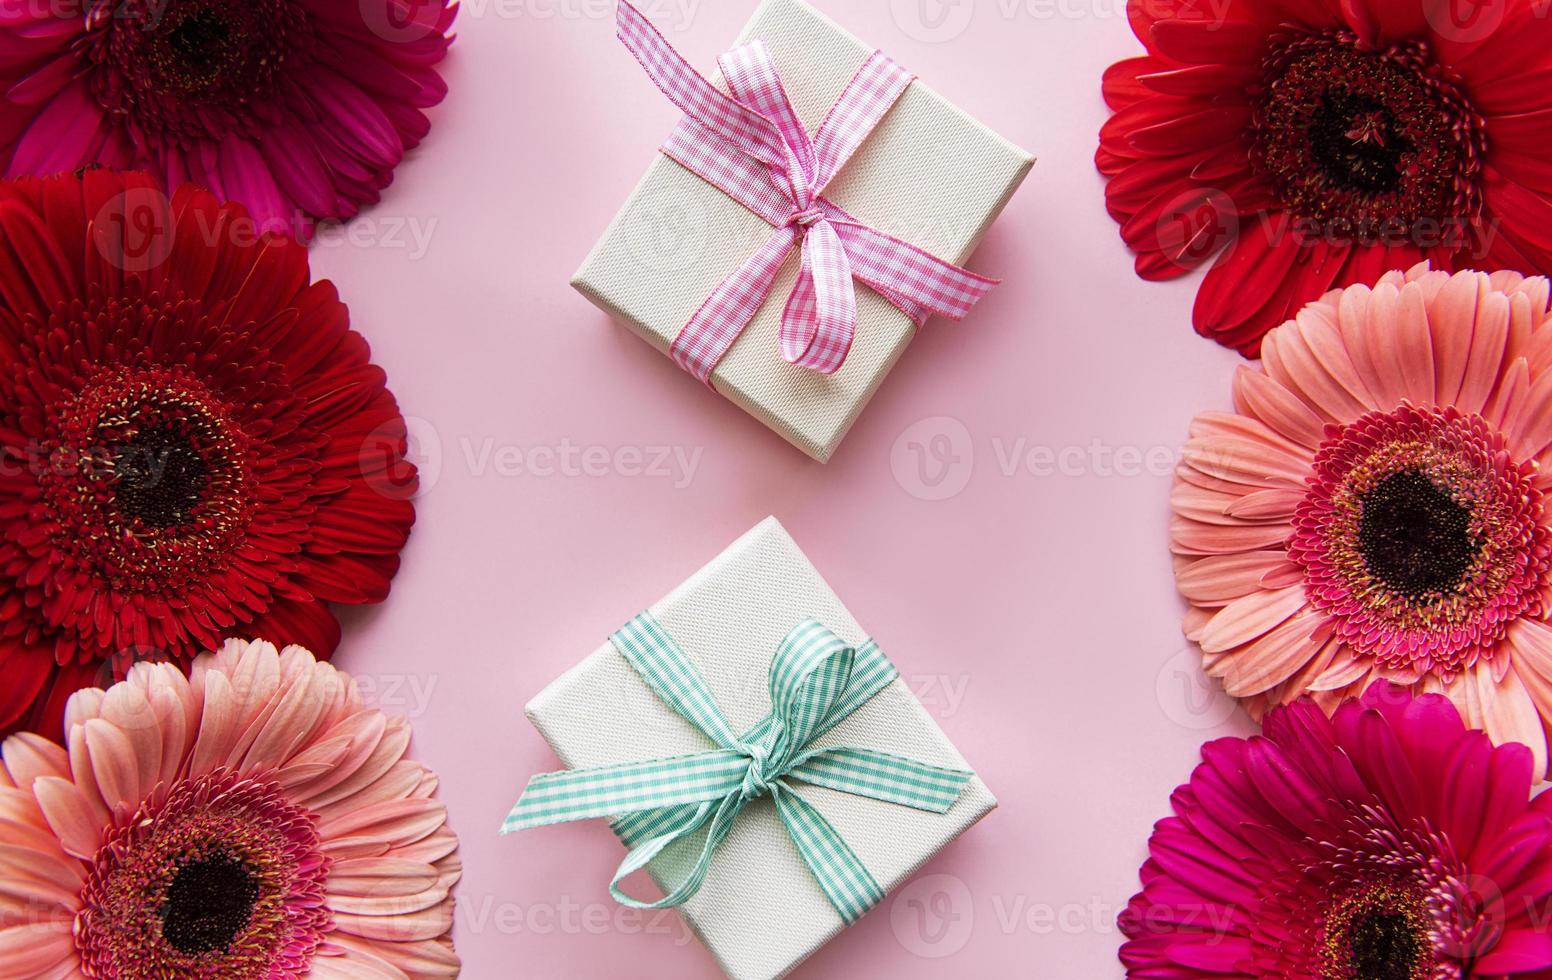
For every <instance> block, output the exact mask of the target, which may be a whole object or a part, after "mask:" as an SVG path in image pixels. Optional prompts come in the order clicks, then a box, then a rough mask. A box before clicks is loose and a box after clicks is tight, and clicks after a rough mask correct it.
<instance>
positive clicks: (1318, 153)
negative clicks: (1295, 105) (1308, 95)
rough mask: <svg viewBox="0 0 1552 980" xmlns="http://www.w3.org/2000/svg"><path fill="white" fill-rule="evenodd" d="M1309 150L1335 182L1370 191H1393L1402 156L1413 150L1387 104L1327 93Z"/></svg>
mask: <svg viewBox="0 0 1552 980" xmlns="http://www.w3.org/2000/svg"><path fill="white" fill-rule="evenodd" d="M1309 138H1310V144H1311V146H1310V148H1311V151H1312V152H1313V154H1314V157H1315V160H1316V162H1317V163H1319V164H1320V167H1321V169H1322V170H1324V171H1325V172H1326V175H1327V176H1329V177H1330V178H1331V180H1332V181H1333V182H1335V183H1337V184H1339V185H1342V186H1345V187H1348V188H1350V189H1352V190H1355V191H1361V192H1364V193H1368V194H1381V193H1387V192H1390V191H1394V190H1395V189H1396V187H1397V186H1398V185H1399V184H1400V183H1401V162H1402V158H1403V157H1404V156H1405V155H1406V154H1407V153H1410V152H1411V151H1412V149H1413V147H1412V143H1411V141H1409V140H1408V139H1407V138H1406V137H1405V136H1404V135H1402V134H1401V133H1400V132H1399V131H1398V129H1397V125H1396V116H1395V113H1393V112H1391V111H1390V110H1389V109H1387V108H1386V107H1385V106H1384V104H1383V103H1381V102H1378V101H1376V100H1375V99H1372V98H1370V97H1368V96H1364V95H1354V94H1352V93H1351V92H1328V93H1326V97H1325V98H1324V99H1322V100H1321V102H1320V107H1319V108H1318V109H1316V110H1315V116H1314V119H1313V120H1312V121H1311V123H1310V134H1309Z"/></svg>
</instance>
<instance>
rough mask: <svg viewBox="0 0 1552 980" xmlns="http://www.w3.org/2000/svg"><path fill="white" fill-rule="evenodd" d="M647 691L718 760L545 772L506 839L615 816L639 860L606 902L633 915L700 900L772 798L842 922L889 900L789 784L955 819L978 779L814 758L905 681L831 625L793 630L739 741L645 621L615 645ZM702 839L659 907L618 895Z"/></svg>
mask: <svg viewBox="0 0 1552 980" xmlns="http://www.w3.org/2000/svg"><path fill="white" fill-rule="evenodd" d="M613 642H614V645H615V647H616V648H617V649H618V650H619V651H620V653H621V655H622V656H624V657H625V659H626V661H627V662H628V663H629V664H630V665H631V667H633V668H634V669H635V670H636V672H637V673H639V674H640V675H641V677H642V679H643V680H644V681H646V683H647V685H648V686H649V687H651V689H652V690H653V692H654V693H656V694H657V695H658V697H660V698H661V699H662V700H663V701H664V702H665V703H666V704H668V705H669V706H670V707H671V708H672V709H673V710H674V711H675V712H677V713H678V714H679V715H680V716H681V717H683V718H684V719H685V720H686V721H688V722H690V723H691V724H692V725H695V726H696V728H698V729H700V730H701V731H702V732H704V733H705V734H706V736H707V737H708V738H709V739H711V740H712V742H714V743H715V744H716V745H718V746H719V748H716V749H713V750H710V751H707V752H698V753H692V754H689V755H680V756H673V757H670V758H665V759H648V760H645V761H642V762H629V763H622V764H619V765H614V766H602V767H597V768H592V769H574V770H569V771H564V772H555V773H545V774H542V775H538V776H535V777H534V778H533V779H532V780H530V781H529V784H528V787H527V789H525V790H524V791H523V795H522V798H521V799H519V800H518V801H517V805H516V806H515V807H513V809H512V813H511V814H510V815H509V816H508V817H507V819H506V822H505V824H504V825H503V826H502V832H503V833H510V832H512V831H516V830H525V829H528V828H531V827H541V826H546V825H549V824H555V823H562V822H566V821H571V820H585V819H590V818H594V817H605V816H611V817H617V819H616V821H615V823H614V830H615V833H616V834H618V835H619V837H620V839H621V840H622V841H623V842H624V843H625V844H626V846H627V847H629V848H630V852H629V853H628V854H626V856H625V859H624V860H623V861H621V862H620V867H619V869H618V871H617V872H616V873H615V876H614V880H613V881H612V882H611V883H610V886H609V890H610V893H611V894H612V895H613V896H614V897H615V899H616V900H617V901H619V902H621V903H622V904H625V905H628V906H631V907H633V908H642V909H660V908H673V907H675V906H678V905H682V904H684V902H686V901H688V900H689V899H690V897H691V896H693V895H694V894H695V893H696V892H697V891H699V890H700V887H701V885H702V883H703V882H704V881H705V879H706V875H707V874H708V873H709V871H710V868H711V862H712V858H713V856H714V855H715V854H716V851H717V849H718V848H719V847H720V846H721V844H722V842H723V841H724V840H725V839H726V837H727V835H728V833H729V832H730V831H731V830H732V827H733V824H734V823H735V822H736V821H737V819H738V815H739V814H740V813H741V812H742V811H743V808H744V807H745V806H746V805H748V804H749V803H750V802H751V801H753V800H756V799H758V798H760V797H762V796H770V797H771V798H772V800H773V801H774V802H775V806H776V812H777V814H778V816H779V817H780V818H781V821H782V824H783V825H784V826H785V827H786V829H787V832H788V835H789V836H790V837H791V838H792V842H793V844H794V845H795V846H796V847H797V849H798V853H799V854H801V855H802V857H803V860H804V863H806V864H807V865H808V867H809V869H810V870H811V871H812V872H813V874H814V877H815V878H816V879H817V880H818V881H819V885H820V887H821V888H822V889H823V890H824V893H825V895H826V896H827V897H828V898H829V900H830V902H831V904H832V905H834V906H835V909H836V911H837V912H838V913H839V914H840V915H841V917H842V918H843V919H844V920H845V921H846V922H847V923H850V922H853V921H855V919H856V918H857V917H858V916H860V915H862V913H864V912H866V911H867V910H868V909H869V908H871V907H872V906H873V905H874V904H876V903H877V902H878V901H879V899H881V898H882V897H883V890H882V889H881V888H880V887H879V885H878V882H877V881H875V880H874V878H873V876H872V875H871V874H870V873H869V872H868V870H867V868H866V867H865V866H863V864H862V862H861V861H860V860H858V858H857V856H856V855H855V854H854V853H853V852H852V850H851V848H850V847H849V846H848V845H847V844H846V842H845V841H844V840H843V839H842V838H841V836H840V835H839V834H838V833H836V831H835V828H833V827H832V826H831V825H830V823H829V822H828V821H827V820H825V818H824V816H823V815H822V814H820V813H819V811H818V810H816V809H814V807H813V806H812V805H811V804H809V803H808V802H807V801H806V800H804V799H803V798H802V797H801V796H799V795H798V794H797V792H796V791H795V790H794V789H793V788H792V786H791V785H790V784H789V782H788V781H789V780H795V781H800V782H806V783H811V784H813V785H815V786H823V787H825V788H827V789H832V790H836V791H838V792H842V793H850V794H852V795H856V796H864V797H867V798H869V799H873V800H878V801H881V802H885V803H891V804H896V805H900V806H907V807H912V808H914V809H918V810H925V811H928V812H931V813H946V812H947V811H948V809H949V808H950V807H952V806H953V805H954V803H955V801H957V800H958V799H959V796H960V794H961V793H962V792H963V790H964V788H965V786H966V785H967V784H968V783H969V781H970V779H971V778H972V774H971V773H970V772H968V771H966V770H963V769H954V768H949V767H945V766H938V765H933V764H931V763H927V762H922V761H919V760H916V759H910V758H907V757H905V756H900V755H894V754H892V753H888V752H882V751H878V750H876V749H870V748H859V747H848V746H830V747H822V746H816V745H813V744H812V743H813V742H814V740H815V739H817V738H819V737H820V736H822V735H824V734H825V733H826V732H828V731H829V730H830V729H832V728H834V727H835V726H836V725H837V724H839V723H840V722H841V721H842V720H844V719H845V718H847V717H848V716H850V715H851V714H852V712H854V711H856V710H857V709H858V708H860V707H862V705H864V704H866V703H867V702H868V701H869V700H871V699H872V698H873V697H874V696H875V695H877V694H878V693H879V692H881V691H883V690H884V688H886V687H888V686H889V685H890V684H891V683H892V682H893V681H894V679H895V678H896V677H897V676H899V675H898V673H897V672H896V670H895V668H894V665H893V664H891V663H890V662H889V658H888V657H886V656H884V653H883V651H882V650H880V649H879V648H878V645H877V644H875V643H873V642H872V641H871V640H870V641H868V642H866V643H864V644H862V645H861V646H859V647H852V646H850V645H848V644H847V643H846V642H845V641H843V640H841V638H840V637H838V636H836V635H835V634H834V633H833V632H831V631H830V630H829V629H827V628H826V627H825V626H824V625H823V624H821V623H819V622H817V621H814V620H807V621H805V622H803V623H800V624H798V625H797V626H796V627H795V628H793V630H792V631H791V632H789V633H788V634H787V636H786V637H785V638H784V639H783V640H782V641H781V643H780V644H779V645H778V646H777V648H776V652H775V654H774V655H773V656H772V658H771V666H770V677H769V687H770V697H771V711H770V713H769V714H768V715H766V716H765V717H764V718H762V719H761V720H760V721H759V723H757V724H756V725H754V727H752V728H750V729H749V731H747V732H745V733H743V734H742V735H741V736H734V735H733V734H732V731H731V729H730V728H729V727H728V722H727V719H726V717H725V716H724V715H723V713H722V710H721V709H720V708H719V707H717V705H716V702H715V701H714V700H713V699H712V696H711V693H710V690H709V689H708V688H707V686H706V683H705V679H704V678H703V677H702V676H701V674H700V672H699V671H698V670H697V669H696V667H695V665H694V664H693V663H692V662H691V661H690V659H689V657H688V655H686V654H685V652H684V651H683V650H682V649H681V648H680V647H679V645H678V644H677V643H675V642H674V640H673V638H672V637H671V636H669V635H668V633H667V632H666V631H665V630H664V629H663V628H662V626H661V625H660V624H659V623H658V622H657V620H656V619H654V618H653V617H652V615H651V614H650V613H643V614H641V615H640V616H638V617H636V619H634V620H632V621H631V622H630V623H628V624H627V625H626V626H625V627H624V628H622V629H621V630H620V631H619V632H617V633H615V635H614V637H613ZM697 835H703V839H702V840H701V841H700V851H699V855H698V857H697V858H696V860H695V863H694V864H693V865H692V866H691V868H690V870H689V871H688V872H687V873H686V874H685V876H684V878H683V879H682V880H680V881H679V882H678V883H676V884H674V885H673V886H672V887H669V888H666V889H665V890H666V892H667V893H666V894H665V895H664V896H663V897H662V898H661V899H658V900H656V901H652V902H646V901H642V900H640V899H636V898H633V897H631V896H630V895H628V894H626V893H625V891H624V890H623V888H622V887H621V882H622V881H624V879H625V878H627V877H629V876H630V875H632V874H634V873H635V872H637V871H639V870H641V869H642V868H644V867H646V866H647V865H648V864H650V863H651V862H652V860H653V859H654V858H655V857H657V855H659V854H660V853H662V851H663V850H664V849H665V848H667V847H668V846H670V845H672V844H674V843H676V842H678V841H683V840H687V839H690V838H694V837H696V836H697Z"/></svg>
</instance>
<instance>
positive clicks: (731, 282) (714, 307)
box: [668, 228, 797, 384]
mask: <svg viewBox="0 0 1552 980" xmlns="http://www.w3.org/2000/svg"><path fill="white" fill-rule="evenodd" d="M796 237H797V232H796V231H795V230H793V229H791V228H778V229H776V234H774V235H772V236H771V237H770V238H769V239H768V240H767V241H766V243H765V244H764V245H762V246H761V247H760V250H759V251H757V252H755V254H754V255H752V256H751V257H750V258H749V260H748V261H747V262H745V263H744V264H743V265H742V266H740V267H739V268H738V269H737V270H735V271H734V272H733V274H732V275H730V276H728V277H727V278H726V279H724V280H722V282H721V284H720V285H718V286H717V288H716V289H715V290H714V291H713V292H712V294H711V295H710V296H708V297H707V298H706V302H704V303H702V304H701V308H700V309H698V310H696V311H695V315H694V316H693V317H691V318H690V322H689V323H686V324H685V325H684V329H683V330H681V331H679V335H678V336H677V337H675V338H674V342H673V345H672V346H671V347H669V350H668V353H669V356H670V357H672V358H673V359H674V363H676V364H678V365H679V366H680V367H682V368H684V369H685V370H686V371H688V372H690V373H691V374H693V375H695V376H696V377H697V378H699V379H700V380H701V381H703V382H705V383H706V384H710V383H711V373H712V371H714V370H716V367H717V363H718V362H719V361H721V360H722V358H723V356H724V355H725V354H727V352H728V350H730V349H731V348H732V346H733V342H734V341H735V340H737V339H738V335H739V334H741V333H743V332H744V328H745V327H747V326H748V325H749V321H750V320H752V319H754V315H755V314H756V313H758V312H759V310H760V307H761V306H762V305H764V303H765V298H766V297H767V296H769V295H770V292H771V289H772V287H773V286H774V284H775V282H776V273H777V272H779V271H780V270H781V264H782V262H784V261H786V258H787V253H788V252H790V251H792V243H793V241H794V240H795V239H796Z"/></svg>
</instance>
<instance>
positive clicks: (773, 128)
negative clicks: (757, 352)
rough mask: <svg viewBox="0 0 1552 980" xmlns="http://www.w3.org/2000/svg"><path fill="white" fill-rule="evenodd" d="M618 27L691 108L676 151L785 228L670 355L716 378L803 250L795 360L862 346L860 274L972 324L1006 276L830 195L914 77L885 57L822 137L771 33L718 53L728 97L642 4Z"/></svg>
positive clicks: (917, 313) (789, 324)
mask: <svg viewBox="0 0 1552 980" xmlns="http://www.w3.org/2000/svg"><path fill="white" fill-rule="evenodd" d="M618 28H619V30H618V33H619V37H620V40H621V41H622V42H623V43H624V44H625V46H626V47H627V48H628V49H630V51H631V53H632V54H634V55H635V56H636V59H637V60H638V61H640V62H641V64H642V66H643V67H644V68H645V69H646V71H647V75H648V76H649V77H650V78H651V79H652V81H653V82H654V83H655V84H656V85H657V86H658V88H659V89H661V90H662V91H663V93H664V94H665V95H666V96H668V98H669V99H670V100H671V101H672V102H673V103H674V104H675V105H677V106H678V107H679V108H680V109H682V110H683V111H684V113H685V118H684V119H683V120H681V121H680V124H679V125H678V126H676V127H675V129H674V132H673V134H672V135H671V136H670V137H669V139H668V141H667V142H666V143H665V144H664V145H663V152H664V153H665V154H667V155H668V156H669V157H671V158H672V159H674V160H675V161H677V162H678V163H679V164H680V165H681V166H684V167H685V168H687V169H689V170H690V171H692V172H694V173H695V174H696V175H698V176H699V177H701V179H703V180H705V181H706V182H707V183H709V184H711V185H713V186H714V187H717V188H718V189H719V190H721V191H723V192H724V193H725V194H727V195H728V196H729V197H731V198H732V199H733V200H735V201H737V202H738V203H740V204H742V205H743V206H744V207H747V208H748V209H749V210H751V211H753V212H754V213H755V214H757V215H759V216H760V217H761V218H763V219H765V220H766V221H767V222H769V223H770V224H771V225H772V226H773V227H775V228H776V233H775V234H774V235H773V236H772V237H771V238H770V239H769V240H767V242H766V243H765V245H764V246H763V247H762V248H761V249H760V250H759V252H757V253H756V254H755V255H754V256H753V257H752V258H750V259H749V260H748V261H747V262H745V263H744V264H743V265H742V266H740V267H739V268H738V269H737V270H735V271H734V272H733V273H732V274H730V275H729V276H728V277H727V278H726V279H725V280H723V282H722V284H721V285H719V286H718V287H717V289H716V290H715V291H714V292H713V293H712V295H711V296H710V297H708V299H707V301H706V302H705V303H703V304H702V305H701V307H700V309H699V310H697V311H696V313H695V315H694V316H692V317H691V318H690V320H689V322H688V323H686V324H685V325H684V327H683V329H681V330H680V331H679V334H678V336H677V337H675V339H674V342H673V344H672V345H671V347H670V351H669V353H670V354H671V356H672V357H673V358H674V360H675V362H676V363H678V364H679V365H680V366H681V367H683V368H684V369H685V370H687V371H689V372H690V373H691V374H694V375H695V376H696V377H697V378H699V379H701V380H702V381H704V382H706V383H708V384H709V383H710V381H711V375H712V372H713V371H714V370H716V366H717V364H718V362H719V361H721V359H722V357H723V356H724V355H725V354H726V353H727V352H728V350H729V349H731V348H732V346H733V343H734V342H735V341H736V340H737V339H738V337H739V335H740V334H741V333H742V332H743V330H744V328H745V327H747V326H748V324H749V321H750V320H752V319H753V318H754V316H755V314H756V313H757V312H759V309H760V307H761V306H763V305H764V304H765V301H766V298H767V297H768V296H769V295H770V293H771V291H772V290H773V289H774V288H775V281H776V273H777V271H778V270H779V269H780V268H781V265H782V262H783V261H784V260H785V258H786V256H787V254H788V253H789V252H790V251H791V249H792V248H793V246H794V245H796V246H798V247H799V248H800V249H801V250H802V265H801V268H800V271H799V274H798V281H797V284H796V285H795V286H794V287H793V290H792V295H791V296H790V297H789V298H788V300H787V304H786V307H785V308H784V310H783V312H782V326H781V352H782V356H783V357H784V358H785V359H786V360H788V361H789V362H791V363H793V364H797V365H799V366H802V367H806V368H810V369H812V370H815V371H819V372H821V373H824V374H831V373H834V372H835V371H837V370H839V369H840V368H841V366H842V365H843V364H844V363H845V361H846V356H847V354H848V353H849V352H850V350H851V346H852V339H853V336H854V335H855V333H856V328H857V296H856V287H855V285H854V280H855V281H860V282H862V283H864V284H865V285H867V286H868V287H870V288H872V289H873V290H874V291H876V292H877V293H878V294H879V295H880V296H883V297H884V299H886V300H887V301H889V302H890V303H891V304H893V305H894V306H895V307H897V308H898V309H900V310H901V311H902V312H903V313H905V314H906V316H908V317H910V318H911V320H912V322H914V323H915V324H916V325H917V326H921V325H922V324H923V323H925V322H926V320H927V318H928V317H929V316H932V315H933V314H940V315H944V316H948V317H951V318H953V319H956V320H958V319H963V318H964V316H965V315H966V314H967V313H968V312H969V311H970V308H971V307H972V306H974V305H975V303H976V302H977V301H978V300H979V299H980V298H981V297H982V296H984V295H985V294H986V293H987V292H989V291H990V290H991V288H992V287H993V286H995V285H996V282H997V281H996V280H994V279H987V278H986V277H984V276H978V275H976V274H974V273H972V272H969V271H967V270H965V269H961V268H959V267H958V266H956V265H954V264H953V263H950V262H946V261H944V260H943V259H940V258H938V257H937V256H935V255H932V254H931V253H929V252H927V251H925V250H924V249H920V248H917V247H916V246H914V245H910V244H908V243H906V242H902V241H900V240H899V239H896V238H893V237H891V236H889V235H886V234H884V233H883V232H879V231H877V230H875V229H872V228H869V227H867V226H866V225H863V224H861V223H859V222H857V221H856V220H855V219H853V218H851V216H850V215H847V214H846V213H845V212H844V211H842V210H841V209H840V208H839V207H837V206H836V205H835V204H834V203H832V202H831V201H829V200H828V199H826V198H824V197H823V196H821V195H822V192H823V191H824V189H825V188H826V187H827V186H828V185H829V183H830V181H831V180H832V179H833V178H834V177H835V175H836V174H838V173H840V171H841V169H842V168H843V167H844V166H845V165H846V162H847V161H848V160H850V159H851V157H852V155H853V154H854V153H855V152H856V151H857V149H858V148H859V147H861V146H862V144H863V142H864V141H866V140H867V138H868V136H869V135H870V134H871V133H872V132H873V131H874V129H876V128H877V127H878V125H879V124H880V123H881V122H882V121H883V119H884V117H885V116H887V115H888V114H889V111H890V110H891V109H892V108H893V107H894V105H895V103H896V102H897V101H898V100H899V99H900V97H901V96H902V95H903V94H904V93H905V90H906V89H907V88H908V87H909V86H910V84H911V82H912V80H913V79H914V76H913V75H912V74H911V73H910V72H908V71H906V70H905V69H904V68H902V67H900V65H898V64H896V63H895V62H894V60H892V59H891V58H889V57H888V56H887V55H885V54H884V53H883V52H878V51H875V52H874V53H873V54H872V55H871V56H869V57H868V59H867V60H866V61H865V62H863V64H862V67H861V68H859V69H858V70H857V73H856V74H855V75H854V76H853V77H852V79H851V81H850V82H849V83H848V84H847V85H846V88H845V89H844V90H843V91H842V92H841V95H840V97H839V98H838V99H837V100H836V102H835V104H834V105H833V106H831V108H830V111H829V114H828V115H827V116H826V117H825V119H824V121H823V122H822V123H821V124H820V125H819V128H818V129H817V130H816V131H815V132H814V133H813V134H812V135H810V134H809V132H808V130H807V128H806V127H805V126H804V125H803V122H802V120H801V119H800V118H799V117H798V114H797V111H796V109H794V108H793V106H792V101H791V99H789V98H788V96H787V91H786V88H785V87H784V86H783V85H782V81H781V75H780V73H779V72H777V70H776V66H775V63H774V62H773V61H772V59H771V55H770V51H769V50H768V49H767V47H766V45H765V43H764V42H763V41H761V40H758V39H757V40H754V41H751V42H750V43H748V44H745V45H742V46H741V47H738V48H735V49H733V50H732V51H729V52H727V53H726V54H724V55H723V56H722V57H721V58H720V59H718V65H719V67H720V68H721V70H722V76H723V79H724V81H725V82H726V84H727V88H728V91H727V92H726V93H724V92H723V91H722V90H721V89H719V88H717V87H716V86H715V85H713V84H712V83H711V82H710V81H708V80H707V79H706V78H704V77H703V76H702V75H700V74H699V73H698V72H696V71H695V69H694V68H692V67H691V66H690V64H689V63H688V62H687V61H685V60H684V58H683V57H682V56H681V55H680V54H679V53H678V52H677V51H675V50H674V49H673V46H672V45H670V44H669V43H668V41H667V40H666V39H664V37H663V36H662V34H660V33H659V32H658V31H657V30H656V29H655V28H653V27H652V25H651V24H650V23H649V22H648V21H647V19H646V17H645V16H643V15H642V13H641V12H640V11H639V10H637V9H636V8H635V7H634V6H632V5H631V3H630V2H629V0H619V7H618ZM838 219H840V220H844V222H846V223H847V225H850V226H852V228H851V230H847V228H846V227H845V226H843V225H841V224H839V223H838Z"/></svg>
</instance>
